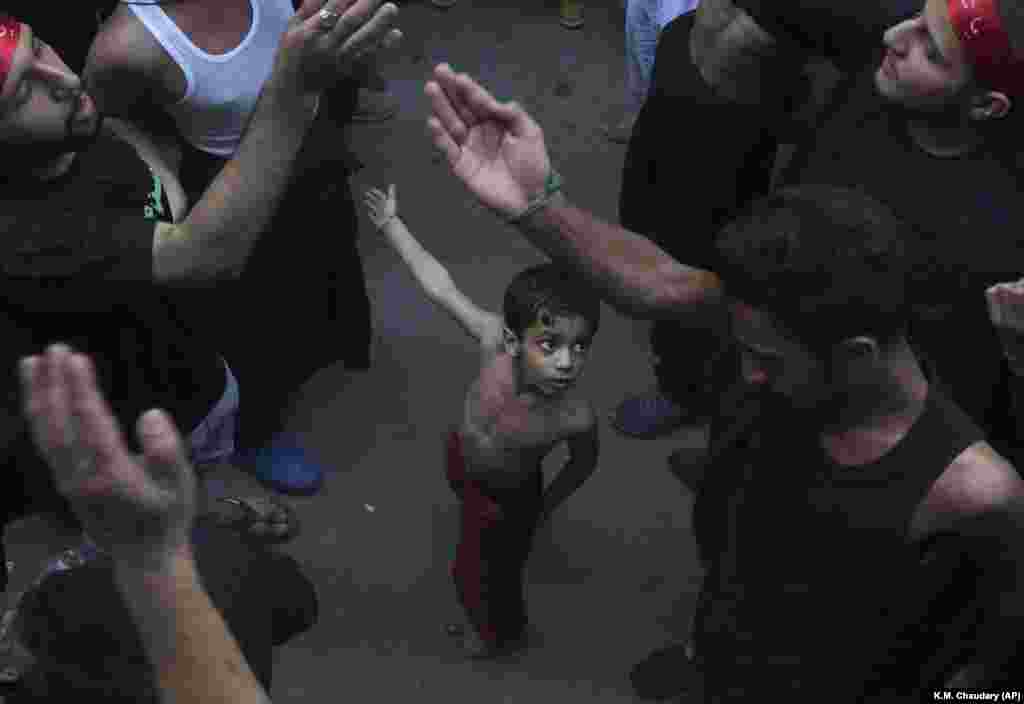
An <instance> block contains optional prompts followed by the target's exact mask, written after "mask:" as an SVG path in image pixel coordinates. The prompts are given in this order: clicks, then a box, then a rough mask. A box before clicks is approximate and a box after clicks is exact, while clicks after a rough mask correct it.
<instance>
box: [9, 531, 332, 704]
mask: <svg viewBox="0 0 1024 704" xmlns="http://www.w3.org/2000/svg"><path fill="white" fill-rule="evenodd" d="M193 544H194V552H195V557H196V565H197V569H198V572H199V576H200V578H201V579H202V583H203V587H204V588H205V589H206V591H207V592H208V593H209V595H210V599H211V601H212V602H213V604H214V606H215V607H216V608H217V610H218V611H219V612H220V613H221V615H222V616H223V617H224V620H225V622H226V623H227V626H228V629H229V630H230V631H231V634H232V635H233V636H234V637H235V639H236V640H237V641H238V643H239V646H240V648H241V651H242V654H243V655H244V656H245V659H246V661H247V662H248V663H249V665H250V667H252V669H253V672H254V673H255V674H256V677H257V679H258V680H259V681H260V684H262V685H263V687H264V688H265V689H266V690H267V691H270V687H271V683H272V677H271V676H272V667H273V647H275V646H279V645H283V644H284V643H286V642H287V641H288V640H290V639H292V638H294V637H295V636H296V635H298V634H300V633H302V632H304V631H306V630H308V629H309V628H311V627H312V625H313V624H314V623H315V621H316V618H317V612H318V600H317V594H316V589H315V588H314V586H313V584H312V582H310V580H309V579H308V578H307V577H306V576H305V575H304V574H303V572H302V569H301V567H300V566H299V564H298V563H297V562H296V561H295V560H294V558H292V557H290V556H288V555H285V554H283V553H279V552H276V551H274V550H271V549H267V548H261V547H256V546H253V545H251V544H249V543H247V542H245V541H243V540H241V539H240V538H239V537H238V536H237V534H235V533H234V532H233V531H231V530H230V529H227V528H224V527H222V526H217V525H215V524H214V523H213V522H212V521H208V520H205V519H203V520H201V521H200V522H199V523H198V524H197V526H196V529H195V530H194V531H193ZM84 604H88V608H83V605H84ZM16 627H17V629H18V631H19V635H20V637H21V639H22V642H23V643H24V644H25V645H26V646H27V647H28V648H29V650H30V651H31V652H32V654H33V655H34V656H35V657H36V658H37V660H38V662H37V665H36V666H35V667H34V668H33V670H32V671H30V672H28V673H26V675H25V677H24V679H25V682H26V686H24V687H22V688H21V689H20V691H18V692H16V693H15V694H12V695H8V698H7V701H10V702H15V701H67V700H68V698H69V697H71V696H76V697H82V696H88V694H89V693H93V694H99V693H100V691H101V690H105V689H107V688H110V689H109V690H107V691H105V692H104V694H105V698H104V701H132V702H143V701H152V702H156V701H157V699H156V698H155V696H154V695H155V691H154V689H153V688H152V686H151V684H150V682H151V680H149V679H148V678H149V677H150V673H151V667H150V665H149V664H148V663H147V661H146V658H145V650H144V646H143V644H142V641H141V639H140V635H139V633H138V628H137V626H136V625H135V623H134V620H133V617H132V615H131V612H130V610H129V609H128V606H127V605H126V604H125V602H124V599H123V597H122V596H121V594H120V592H119V591H118V589H117V587H116V586H115V582H114V575H113V566H112V564H111V563H110V562H109V561H108V560H100V561H97V562H93V563H89V564H88V565H86V566H84V567H81V568H76V569H73V570H69V571H67V572H62V573H57V574H54V575H51V576H49V577H47V578H46V579H45V580H44V581H43V582H42V584H40V585H39V587H38V588H36V589H35V590H33V591H31V592H29V593H28V594H27V595H26V597H25V601H24V602H23V607H22V609H21V610H20V613H19V617H18V620H17V622H16ZM62 671H63V674H62Z"/></svg>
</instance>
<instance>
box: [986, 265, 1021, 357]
mask: <svg viewBox="0 0 1024 704" xmlns="http://www.w3.org/2000/svg"><path fill="white" fill-rule="evenodd" d="M985 298H986V300H987V301H988V312H989V317H990V318H991V319H992V324H993V325H994V326H995V327H996V332H998V333H999V339H1000V340H1002V343H1003V351H1004V353H1005V354H1006V358H1007V359H1008V360H1009V362H1010V367H1011V368H1012V369H1013V371H1014V373H1015V374H1018V375H1022V376H1024V279H1021V280H1020V281H1016V282H1013V283H1002V284H996V285H995V286H993V287H991V288H989V289H988V290H987V291H985Z"/></svg>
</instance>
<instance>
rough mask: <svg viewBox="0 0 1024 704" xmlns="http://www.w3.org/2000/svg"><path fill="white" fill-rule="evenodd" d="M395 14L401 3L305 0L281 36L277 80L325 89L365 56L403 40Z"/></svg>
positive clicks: (306, 90)
mask: <svg viewBox="0 0 1024 704" xmlns="http://www.w3.org/2000/svg"><path fill="white" fill-rule="evenodd" d="M396 17H398V8H397V7H396V6H395V5H394V4H392V3H390V2H389V3H384V4H383V5H382V4H381V0H326V2H325V0H305V2H303V3H302V5H301V6H300V7H299V9H298V10H296V12H295V15H294V17H292V20H291V22H290V23H289V25H288V29H287V30H286V31H285V33H284V36H283V37H281V44H280V47H279V48H278V53H277V60H276V64H275V67H274V74H273V79H274V80H275V81H276V84H277V85H279V86H284V87H290V88H292V89H295V90H298V91H299V93H300V94H301V95H303V96H308V95H311V94H314V95H315V94H318V93H320V92H321V91H323V90H326V89H327V88H329V87H331V86H332V85H334V84H335V83H336V82H337V81H338V80H339V79H341V78H346V77H348V76H349V75H350V74H351V73H352V72H353V70H354V69H355V67H356V64H357V62H358V61H359V60H360V59H362V58H364V57H366V56H368V55H370V54H373V53H374V52H376V51H378V50H379V49H380V48H382V47H383V48H391V47H393V46H396V45H397V44H398V42H399V41H400V40H401V38H402V32H401V31H400V30H398V29H392V25H393V24H394V21H395V18H396Z"/></svg>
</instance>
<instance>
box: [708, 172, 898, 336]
mask: <svg viewBox="0 0 1024 704" xmlns="http://www.w3.org/2000/svg"><path fill="white" fill-rule="evenodd" d="M912 235H913V232H912V230H911V229H910V228H909V227H908V226H907V225H906V224H905V223H904V222H903V221H901V220H900V219H898V218H897V217H896V216H895V215H894V214H893V213H892V211H890V210H889V209H888V208H887V207H885V206H884V205H882V204H881V203H879V202H878V201H876V200H874V199H873V198H871V197H869V196H867V195H866V194H865V193H863V192H860V191H855V190H851V189H846V188H836V187H832V186H821V185H807V186H796V187H792V188H786V189H782V190H780V191H779V192H777V193H774V194H772V195H769V196H767V197H765V198H762V199H760V200H758V201H755V202H753V203H751V204H750V205H749V206H747V207H746V208H745V209H744V210H743V211H742V212H741V213H740V214H739V215H738V216H737V217H736V218H735V219H734V220H733V221H732V222H730V223H729V224H728V225H726V226H725V227H724V228H723V229H722V230H721V232H720V233H719V236H718V238H717V242H716V245H717V254H718V258H719V270H720V271H719V273H720V274H721V275H722V277H723V280H724V281H725V289H726V293H727V294H729V295H730V296H732V297H736V298H738V299H740V300H743V301H745V302H746V303H748V304H750V305H752V306H754V307H757V308H761V309H763V310H765V311H767V312H769V313H772V314H774V316H775V318H776V319H777V320H778V321H779V322H780V324H781V326H782V327H783V328H784V329H785V331H786V332H788V333H789V334H790V335H792V336H794V337H795V338H797V339H798V340H800V341H803V342H804V343H806V344H808V345H809V346H811V347H812V349H815V350H817V351H819V352H820V351H824V350H825V349H828V348H830V347H831V346H833V345H835V344H836V343H838V342H840V341H842V340H844V339H848V338H850V337H856V336H859V335H869V336H872V337H876V338H878V339H879V340H880V341H883V342H889V341H892V340H894V339H896V338H899V337H902V336H903V335H905V334H906V330H907V326H908V322H909V316H910V313H909V306H908V302H907V299H906V284H907V274H908V265H909V257H908V243H909V242H910V241H911V238H912Z"/></svg>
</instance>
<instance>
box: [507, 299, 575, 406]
mask: <svg viewBox="0 0 1024 704" xmlns="http://www.w3.org/2000/svg"><path fill="white" fill-rule="evenodd" d="M537 317H538V320H537V321H536V322H535V323H534V324H533V325H531V326H530V327H529V328H527V329H526V331H525V332H524V334H523V338H522V346H521V348H520V355H519V364H520V370H521V373H522V380H523V383H524V385H526V386H529V387H532V388H535V389H537V390H538V391H540V393H542V394H543V395H545V396H549V397H557V396H561V395H563V394H564V393H565V392H566V391H568V390H569V389H570V388H572V386H573V385H574V384H575V383H576V382H577V381H578V380H579V377H580V374H581V373H582V372H583V365H584V364H585V363H586V361H587V355H588V353H589V352H590V343H591V338H592V337H593V331H592V330H591V329H590V325H589V324H588V323H587V321H586V319H585V318H583V317H582V316H572V317H564V316H560V317H555V316H552V315H550V314H549V313H547V311H541V313H540V314H539V315H538V316H537Z"/></svg>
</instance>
